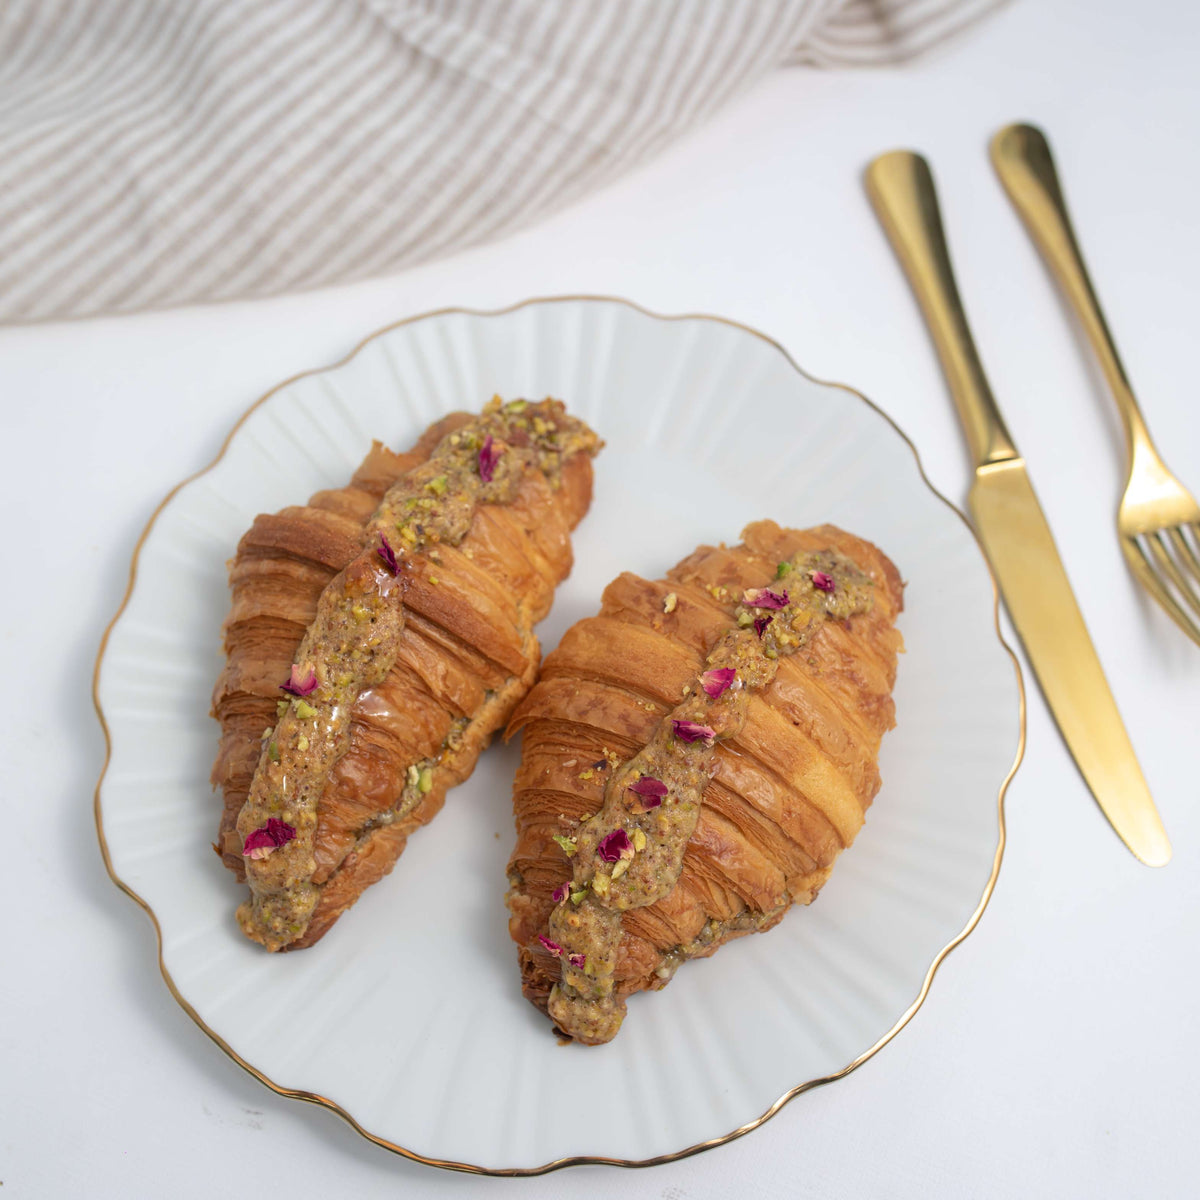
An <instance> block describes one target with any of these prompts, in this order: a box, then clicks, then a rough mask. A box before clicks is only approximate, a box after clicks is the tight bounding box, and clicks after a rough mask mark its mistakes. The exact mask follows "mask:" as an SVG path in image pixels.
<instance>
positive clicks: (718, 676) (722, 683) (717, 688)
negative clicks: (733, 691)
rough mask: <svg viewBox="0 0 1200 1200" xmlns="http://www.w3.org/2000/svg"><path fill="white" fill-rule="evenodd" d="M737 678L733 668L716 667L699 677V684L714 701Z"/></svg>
mask: <svg viewBox="0 0 1200 1200" xmlns="http://www.w3.org/2000/svg"><path fill="white" fill-rule="evenodd" d="M736 678H737V671H735V670H734V669H733V667H717V668H715V669H714V670H712V671H705V672H704V674H703V675H701V676H700V684H701V686H702V687H703V688H704V690H705V691H706V692H707V693H708V694H709V695H710V696H711V697H712V698H713V699H714V700H715V699H716V698H717V697H718V696H719V695H720V694H721V693H722V692H723V691H724V690H725V689H726V688H727V687H729V685H730V684H731V683H733V681H734V680H735V679H736Z"/></svg>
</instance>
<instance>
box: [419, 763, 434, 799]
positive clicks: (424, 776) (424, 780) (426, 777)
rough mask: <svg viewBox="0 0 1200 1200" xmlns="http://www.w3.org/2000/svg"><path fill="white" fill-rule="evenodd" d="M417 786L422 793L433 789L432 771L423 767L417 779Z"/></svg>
mask: <svg viewBox="0 0 1200 1200" xmlns="http://www.w3.org/2000/svg"><path fill="white" fill-rule="evenodd" d="M417 788H418V789H419V790H420V791H421V792H422V793H423V794H424V793H426V792H431V791H432V790H433V772H432V771H431V770H430V769H429V768H428V767H425V768H423V769H422V771H421V774H420V776H419V778H418V780H417Z"/></svg>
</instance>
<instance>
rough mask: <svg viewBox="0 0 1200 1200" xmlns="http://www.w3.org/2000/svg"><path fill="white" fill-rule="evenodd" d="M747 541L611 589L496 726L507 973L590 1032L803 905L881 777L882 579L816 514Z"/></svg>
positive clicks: (886, 603)
mask: <svg viewBox="0 0 1200 1200" xmlns="http://www.w3.org/2000/svg"><path fill="white" fill-rule="evenodd" d="M742 538H743V543H742V544H741V545H739V546H735V547H732V548H727V547H725V546H720V547H712V546H704V547H701V548H700V549H698V550H696V551H695V552H694V553H693V554H691V555H689V556H688V557H687V558H685V559H684V560H683V561H682V562H681V563H679V564H678V565H677V566H676V567H674V568H672V569H671V570H670V571H669V572H667V577H666V579H664V580H659V581H657V582H649V581H647V580H645V579H641V578H639V577H638V576H636V575H632V574H628V573H626V574H623V575H621V576H619V577H618V578H617V579H615V580H614V581H613V582H612V583H610V584H609V585H608V587H607V588H606V589H605V591H604V596H603V602H602V606H601V610H600V614H599V615H598V616H596V617H590V618H587V619H585V620H583V621H580V622H578V623H577V624H576V625H574V626H572V628H571V629H569V630H568V631H567V633H566V635H565V636H564V637H563V639H562V642H561V644H560V645H559V646H558V647H557V648H556V649H555V650H554V651H553V652H552V653H550V654H549V655H548V656H547V658H546V661H545V663H544V664H543V667H542V673H541V678H540V680H539V682H538V683H537V685H536V686H535V687H534V688H533V690H532V691H531V692H530V693H529V695H528V696H527V697H526V698H525V699H524V700H523V701H522V703H521V704H520V705H519V706H518V708H517V710H516V712H515V713H514V714H513V717H512V720H511V721H510V723H509V726H508V734H509V735H510V736H511V735H512V734H513V733H515V732H516V731H517V730H522V731H523V747H522V757H521V766H520V769H519V771H518V774H517V777H516V780H515V783H514V792H513V796H514V808H515V816H516V827H517V841H516V847H515V849H514V850H513V853H512V857H511V859H510V861H509V866H508V883H509V891H508V895H507V903H508V908H509V913H510V919H509V932H510V934H511V936H512V938H513V940H514V941H515V942H516V944H517V947H518V960H519V964H520V970H521V980H522V988H523V991H524V993H525V995H526V997H527V998H528V999H529V1000H530V1001H532V1003H533V1004H534V1005H536V1006H537V1007H538V1008H540V1009H542V1010H543V1011H546V1012H547V1013H548V1015H549V1016H550V1017H551V1019H552V1021H553V1022H554V1024H555V1026H556V1027H557V1029H558V1030H559V1031H560V1032H561V1033H562V1034H565V1035H566V1036H568V1037H571V1038H574V1039H575V1040H577V1041H579V1042H582V1043H585V1044H589V1045H594V1044H597V1043H602V1042H607V1041H609V1040H610V1039H611V1038H612V1037H613V1036H614V1035H615V1034H616V1032H617V1030H618V1029H619V1028H620V1025H621V1021H622V1019H623V1017H624V1014H625V1002H626V999H627V998H628V997H629V996H630V995H631V994H633V993H635V992H639V991H643V990H646V989H658V988H662V987H664V986H665V985H666V983H667V982H668V981H669V980H670V979H671V977H672V976H673V974H674V972H675V970H676V968H677V967H678V966H679V965H680V964H681V963H682V962H684V961H686V960H687V959H690V958H701V957H705V956H707V955H710V954H712V953H713V952H714V951H715V950H716V949H717V948H718V947H719V946H721V945H722V944H723V943H725V942H726V941H728V940H729V939H730V938H734V937H739V936H741V935H743V934H746V933H753V932H756V931H761V930H766V929H769V928H771V927H772V926H773V925H775V924H776V923H777V922H778V921H779V920H780V919H781V918H782V917H783V915H784V913H785V912H786V911H787V909H788V908H789V907H790V906H791V905H792V904H808V903H810V902H811V901H812V900H813V898H814V897H815V896H816V895H817V892H818V891H819V890H820V888H821V886H822V885H823V884H824V882H825V880H826V879H827V878H828V877H829V873H830V871H831V869H832V867H833V864H834V861H835V859H836V858H837V856H838V855H839V854H840V853H841V851H842V850H843V849H845V848H846V847H847V846H849V845H850V843H851V842H852V841H853V840H854V837H855V835H856V833H857V832H858V830H859V828H860V827H861V825H862V823H863V818H864V814H865V811H866V809H867V807H868V806H869V805H870V803H871V801H872V799H873V798H874V796H875V794H876V792H877V791H878V789H879V783H880V779H879V770H878V767H877V765H876V757H877V754H878V750H879V745H880V741H881V739H882V737H883V734H884V733H885V732H886V731H887V730H888V729H890V728H891V727H892V726H893V725H894V724H895V721H894V706H893V703H892V698H891V690H892V685H893V683H894V681H895V675H896V656H897V653H898V652H899V651H900V650H901V649H902V648H903V644H902V640H901V636H900V634H899V632H898V631H897V630H896V629H895V627H894V622H895V619H896V616H897V614H898V613H899V611H900V609H901V607H902V604H903V592H902V584H901V581H900V576H899V573H898V572H897V570H896V568H895V566H894V565H893V564H892V563H891V561H890V560H889V559H888V558H887V557H886V556H885V555H884V554H883V553H882V551H880V550H878V549H877V548H876V547H875V546H873V545H871V544H870V543H869V542H866V541H863V540H862V539H860V538H857V537H854V536H853V535H851V534H849V533H846V532H844V531H842V530H840V529H838V528H836V527H834V526H832V525H824V526H820V527H818V528H815V529H808V530H794V529H783V528H781V527H780V526H778V525H777V524H775V523H774V522H773V521H758V522H756V523H754V524H752V525H750V526H748V527H747V528H746V529H745V530H744V531H743V533H742Z"/></svg>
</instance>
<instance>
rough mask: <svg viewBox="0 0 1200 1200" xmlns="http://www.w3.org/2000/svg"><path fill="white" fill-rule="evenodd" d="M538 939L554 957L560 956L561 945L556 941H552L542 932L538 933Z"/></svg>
mask: <svg viewBox="0 0 1200 1200" xmlns="http://www.w3.org/2000/svg"><path fill="white" fill-rule="evenodd" d="M538 941H539V942H541V943H542V945H543V946H545V947H546V949H547V950H549V951H550V953H551V954H553V955H554V957H555V958H561V957H562V947H561V946H560V945H559V944H558V943H557V942H552V941H551V940H550V939H549V938H548V937H547V936H546V935H545V934H544V933H539V934H538Z"/></svg>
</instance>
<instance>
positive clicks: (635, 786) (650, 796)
mask: <svg viewBox="0 0 1200 1200" xmlns="http://www.w3.org/2000/svg"><path fill="white" fill-rule="evenodd" d="M629 790H630V791H631V792H636V793H637V795H638V797H639V798H640V799H641V801H642V808H643V809H651V808H658V806H659V805H660V804H662V802H663V797H664V796H665V795H666V794H667V791H668V789H667V785H666V784H665V783H663V781H662V780H661V779H655V778H654V776H652V775H643V776H642V777H641V779H639V780H638V781H637V783H631V784H630V785H629Z"/></svg>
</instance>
